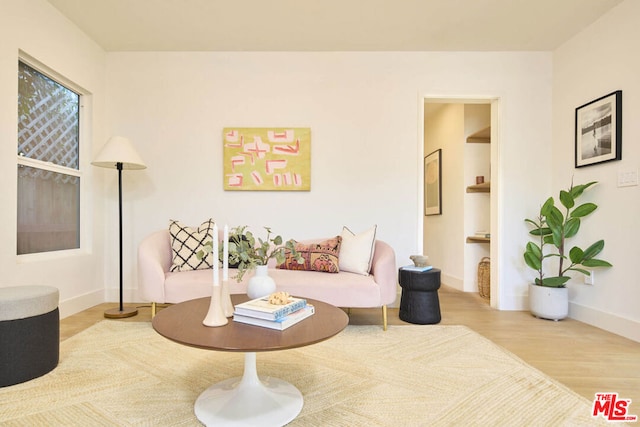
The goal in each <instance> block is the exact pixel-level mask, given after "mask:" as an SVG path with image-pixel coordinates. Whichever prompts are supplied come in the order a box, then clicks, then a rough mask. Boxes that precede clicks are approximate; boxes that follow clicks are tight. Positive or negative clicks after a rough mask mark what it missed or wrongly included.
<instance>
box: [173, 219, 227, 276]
mask: <svg viewBox="0 0 640 427" xmlns="http://www.w3.org/2000/svg"><path fill="white" fill-rule="evenodd" d="M213 225H214V221H213V219H211V218H209V219H208V220H206V221H204V222H203V223H202V224H201V225H200V227H198V228H196V229H193V228H191V227H187V226H184V225H182V224H181V223H180V221H175V220H170V221H169V235H170V240H171V255H172V258H171V259H172V264H171V268H170V269H169V271H189V270H203V269H207V268H213V256H212V254H211V253H208V254H207V256H206V257H203V258H202V259H198V255H197V254H198V251H200V250H202V249H203V247H204V244H205V242H207V241H210V240H211V233H212V232H213ZM216 237H217V236H216Z"/></svg>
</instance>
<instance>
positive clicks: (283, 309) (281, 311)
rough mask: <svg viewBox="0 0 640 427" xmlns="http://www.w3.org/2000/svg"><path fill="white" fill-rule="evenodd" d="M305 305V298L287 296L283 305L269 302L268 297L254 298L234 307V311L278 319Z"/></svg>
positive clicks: (262, 317) (267, 318)
mask: <svg viewBox="0 0 640 427" xmlns="http://www.w3.org/2000/svg"><path fill="white" fill-rule="evenodd" d="M306 305H307V300H305V299H302V298H295V297H289V303H288V304H285V305H278V304H271V303H269V297H268V296H267V297H262V298H256V299H253V300H251V301H247V302H243V303H242V304H238V305H236V307H235V313H237V314H241V315H243V316H249V317H256V318H259V319H266V320H278V319H282V318H283V317H285V316H287V315H289V314H291V313H293V312H294V311H298V310H300V309H301V308H303V307H304V306H306Z"/></svg>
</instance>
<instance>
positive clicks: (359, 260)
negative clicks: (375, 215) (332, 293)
mask: <svg viewBox="0 0 640 427" xmlns="http://www.w3.org/2000/svg"><path fill="white" fill-rule="evenodd" d="M376 229H377V226H376V225H374V226H373V227H371V228H370V229H368V230H366V231H363V232H362V233H360V234H355V233H354V232H353V231H351V230H349V229H348V228H347V227H342V234H341V235H340V236H341V237H342V245H341V246H340V255H339V266H340V270H342V271H348V272H350V273H356V274H363V275H368V274H369V271H370V270H371V262H372V261H373V250H374V247H375V242H376Z"/></svg>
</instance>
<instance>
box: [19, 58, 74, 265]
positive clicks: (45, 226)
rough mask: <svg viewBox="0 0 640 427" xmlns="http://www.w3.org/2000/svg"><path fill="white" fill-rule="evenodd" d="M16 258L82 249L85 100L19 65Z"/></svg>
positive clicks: (25, 66)
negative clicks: (81, 144) (81, 134)
mask: <svg viewBox="0 0 640 427" xmlns="http://www.w3.org/2000/svg"><path fill="white" fill-rule="evenodd" d="M18 65H19V71H18V159H17V166H18V201H17V202H18V203H17V205H18V224H17V226H18V227H17V230H18V233H17V254H18V255H21V254H31V253H37V252H49V251H58V250H64V249H75V248H79V247H80V168H79V129H80V108H79V107H80V95H79V94H78V93H76V92H74V91H73V90H71V89H69V88H68V87H65V86H64V85H62V84H60V83H59V82H56V81H54V80H52V79H51V78H50V77H47V76H45V75H44V74H42V73H41V72H39V71H37V70H36V69H34V68H33V67H31V66H29V65H27V64H25V63H24V62H22V61H20V62H19V64H18Z"/></svg>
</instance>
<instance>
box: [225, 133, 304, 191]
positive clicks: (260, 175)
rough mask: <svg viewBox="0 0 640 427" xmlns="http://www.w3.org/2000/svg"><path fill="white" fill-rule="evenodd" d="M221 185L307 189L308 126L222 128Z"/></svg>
mask: <svg viewBox="0 0 640 427" xmlns="http://www.w3.org/2000/svg"><path fill="white" fill-rule="evenodd" d="M222 136H223V138H222V141H223V147H224V155H223V173H224V177H223V179H224V189H225V190H236V191H242V190H245V191H309V190H311V129H309V128H239V127H236V128H224V129H223V135H222Z"/></svg>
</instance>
